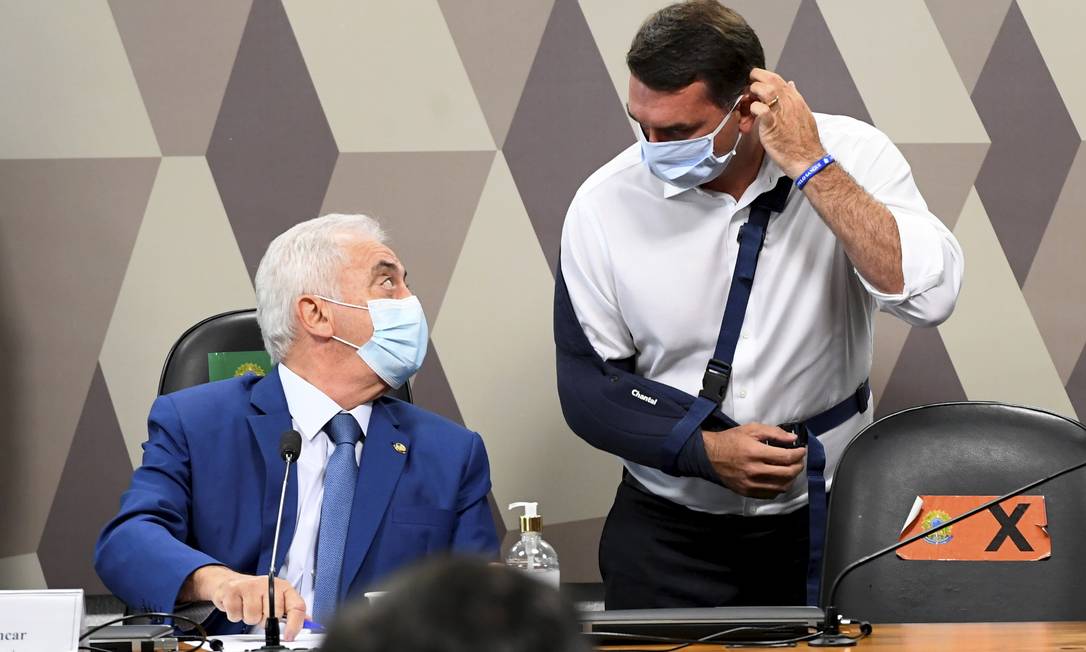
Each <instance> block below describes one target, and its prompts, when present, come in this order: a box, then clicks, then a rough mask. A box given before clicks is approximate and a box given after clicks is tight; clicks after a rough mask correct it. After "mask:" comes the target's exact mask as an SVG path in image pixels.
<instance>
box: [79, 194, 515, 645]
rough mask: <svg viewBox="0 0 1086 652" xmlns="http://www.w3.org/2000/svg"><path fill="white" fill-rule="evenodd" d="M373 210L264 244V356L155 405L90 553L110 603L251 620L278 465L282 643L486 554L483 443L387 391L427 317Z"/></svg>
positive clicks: (259, 289)
mask: <svg viewBox="0 0 1086 652" xmlns="http://www.w3.org/2000/svg"><path fill="white" fill-rule="evenodd" d="M384 242H385V236H384V234H383V232H382V231H381V228H380V226H379V225H378V224H377V222H376V221H374V220H373V219H372V218H369V217H366V216H362V215H328V216H325V217H320V218H317V219H314V220H309V221H307V222H303V223H301V224H298V225H296V226H294V227H293V228H291V229H290V230H288V231H287V232H285V233H283V234H282V235H280V236H279V237H277V238H276V239H275V240H274V241H272V243H271V245H270V246H269V247H268V251H267V252H266V253H265V255H264V258H263V260H261V262H260V267H259V269H258V270H257V274H256V299H257V318H258V320H259V322H260V328H261V331H262V332H263V336H264V343H265V346H266V347H267V349H268V352H269V353H270V354H271V357H272V359H273V361H275V362H277V363H278V364H277V365H276V366H275V367H274V368H273V369H272V370H271V372H270V373H269V374H268V375H267V376H266V377H264V378H258V377H256V376H252V375H246V376H242V377H240V378H234V379H230V380H225V381H221V382H215V383H209V384H206V385H200V386H196V387H192V388H189V389H185V390H182V391H179V392H175V393H173V394H169V395H166V396H162V397H159V398H158V400H156V401H155V403H154V405H153V406H152V407H151V414H150V418H149V430H150V436H149V438H148V441H147V442H146V443H145V444H144V445H143V450H144V453H143V464H142V466H140V468H138V469H137V470H136V472H135V474H134V475H133V478H132V485H131V487H130V489H129V490H128V492H127V493H125V494H124V496H123V497H122V498H121V510H120V513H119V514H118V515H117V516H116V517H115V518H114V519H113V520H112V521H111V522H110V523H109V524H108V525H106V527H105V529H104V530H103V532H102V534H101V537H100V538H99V541H98V546H97V550H96V554H95V567H96V568H97V570H98V574H99V576H100V577H101V578H102V580H103V581H104V582H105V584H106V586H108V587H109V589H110V590H111V591H113V593H115V594H116V595H117V596H119V597H120V598H121V599H123V600H124V601H125V602H126V603H127V604H129V605H130V606H131V607H133V608H135V609H139V610H142V611H172V610H173V608H174V605H175V604H177V603H184V602H191V601H211V602H212V603H213V604H214V606H215V607H216V608H217V610H218V611H214V612H212V615H211V616H210V617H209V618H208V620H207V621H206V622H205V626H206V627H207V628H208V629H209V631H211V632H214V633H220V634H229V633H238V632H242V631H244V630H245V629H246V625H256V624H258V623H262V622H264V620H265V619H266V618H267V616H268V615H269V614H267V613H266V610H267V606H266V595H267V579H266V577H264V576H262V574H266V573H267V572H268V568H269V562H270V561H271V559H270V558H271V551H272V539H273V537H274V532H275V520H276V513H277V511H278V506H279V496H280V487H281V483H282V478H283V473H284V467H285V465H284V462H283V461H282V460H281V459H280V457H279V440H280V435H281V434H282V433H283V432H284V431H287V430H291V429H294V430H297V431H298V432H299V433H301V435H302V449H301V454H300V456H299V459H298V464H297V465H292V467H291V469H290V475H289V480H288V487H287V495H286V504H285V505H286V506H285V508H284V518H283V520H284V523H283V531H282V534H281V536H280V545H279V558H278V559H277V560H276V562H277V567H278V568H279V569H280V570H279V574H278V578H277V580H276V593H277V597H276V601H275V604H276V611H277V612H278V613H277V614H276V615H277V616H284V615H285V616H286V621H287V622H286V626H285V632H284V634H285V637H286V638H287V640H292V639H293V637H294V635H295V634H296V633H297V632H298V631H299V630H300V628H301V626H302V619H303V617H304V616H305V615H306V614H307V613H309V614H312V615H313V616H314V618H315V619H316V620H317V621H318V622H326V621H327V620H328V619H330V617H331V614H332V613H333V611H334V609H335V607H336V605H337V604H338V602H339V601H341V600H343V599H344V598H346V597H347V596H350V595H354V594H359V593H361V592H362V591H365V590H369V589H370V588H371V587H373V585H374V584H375V583H376V582H378V581H379V580H381V579H382V578H384V577H385V576H386V575H388V574H389V573H390V572H392V571H394V570H396V569H398V568H400V567H402V566H404V565H406V564H409V563H410V562H412V561H415V560H417V559H419V558H421V557H423V556H426V555H429V554H433V553H438V552H442V551H449V550H452V551H457V552H461V553H469V554H476V553H477V554H480V555H484V556H490V557H494V556H496V553H497V550H498V540H497V535H496V533H495V529H494V522H493V520H492V518H491V513H490V509H489V505H488V502H487V493H488V492H489V491H490V468H489V462H488V461H487V455H486V450H485V449H484V447H483V442H482V440H481V439H480V437H479V435H478V434H476V433H474V432H471V431H469V430H465V429H464V428H462V427H460V426H458V425H456V424H454V423H451V422H449V421H447V420H445V419H443V418H441V417H439V416H436V415H434V414H431V413H429V412H427V411H425V410H423V409H421V408H418V407H415V406H413V405H410V404H408V403H404V402H401V401H398V400H395V399H392V398H389V397H385V396H383V395H384V394H385V393H386V392H387V391H388V389H389V388H390V387H399V386H400V385H402V384H403V383H404V382H406V381H407V379H408V378H409V377H410V376H411V375H412V374H414V373H415V372H416V371H417V370H418V368H419V366H420V365H421V364H422V360H423V357H424V356H425V353H426V346H427V339H428V334H427V327H426V319H425V317H424V316H423V313H422V308H421V306H420V304H419V302H418V299H417V298H415V297H414V296H413V295H412V294H411V292H410V290H408V288H407V285H406V283H405V276H406V275H405V273H404V269H403V265H402V264H401V263H400V261H399V259H398V258H397V257H396V255H395V254H394V253H393V252H392V250H391V249H389V248H388V246H386V245H385V244H384Z"/></svg>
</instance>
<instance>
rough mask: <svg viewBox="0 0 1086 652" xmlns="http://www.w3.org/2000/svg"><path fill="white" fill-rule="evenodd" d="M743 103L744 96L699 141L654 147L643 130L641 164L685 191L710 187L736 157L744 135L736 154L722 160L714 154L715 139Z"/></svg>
mask: <svg viewBox="0 0 1086 652" xmlns="http://www.w3.org/2000/svg"><path fill="white" fill-rule="evenodd" d="M741 99H743V98H742V96H740V97H739V99H737V100H736V101H735V104H733V105H732V108H731V109H730V110H729V111H728V112H727V113H726V114H725V115H724V118H723V119H721V121H720V124H719V125H717V127H716V129H713V131H712V132H711V133H708V134H705V135H704V136H699V137H697V138H691V139H689V140H671V141H666V142H661V143H650V142H649V141H648V139H647V138H645V131H644V130H643V129H641V127H640V126H639V127H638V128H637V137H638V139H639V140H640V141H641V160H643V161H644V162H645V165H647V166H648V168H649V170H650V171H651V172H652V173H653V174H654V175H656V178H658V179H660V180H661V181H664V182H665V183H670V184H671V185H673V186H677V187H679V188H682V189H683V190H689V189H690V188H693V187H695V186H700V185H702V184H705V183H709V182H710V181H712V180H713V179H715V178H717V177H719V176H720V175H721V174H722V173H723V172H724V168H726V167H728V163H730V162H731V160H732V158H733V157H734V156H735V150H736V149H737V148H738V147H739V141H740V140H742V134H740V135H739V137H738V138H736V139H735V146H734V147H732V150H731V151H730V152H728V153H726V154H723V155H721V156H716V155H715V154H713V139H714V138H716V135H717V134H719V133H720V130H721V129H723V128H724V125H726V124H727V123H728V120H729V119H730V118H731V116H732V114H733V113H735V107H737V106H739V100H741Z"/></svg>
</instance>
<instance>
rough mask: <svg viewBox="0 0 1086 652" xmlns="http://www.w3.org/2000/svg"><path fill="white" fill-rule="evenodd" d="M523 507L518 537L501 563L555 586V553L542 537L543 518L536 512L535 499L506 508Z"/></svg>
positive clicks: (557, 577)
mask: <svg viewBox="0 0 1086 652" xmlns="http://www.w3.org/2000/svg"><path fill="white" fill-rule="evenodd" d="M518 507H523V508H524V515H523V516H521V517H520V541H517V542H516V543H515V544H513V547H512V549H510V550H509V555H508V556H507V557H506V558H505V564H506V565H507V566H510V567H511V568H519V569H520V570H522V571H524V572H526V573H529V574H531V575H532V576H533V577H535V578H537V579H539V580H541V581H542V582H544V583H546V584H549V585H551V586H553V587H554V588H555V589H557V588H558V579H559V572H558V554H557V553H556V552H554V548H552V547H551V545H550V544H549V543H547V542H546V541H544V540H543V537H542V536H541V533H542V532H543V519H542V518H541V517H540V516H539V512H538V511H537V510H538V509H539V503H528V502H522V503H513V504H512V505H510V506H509V509H517V508H518Z"/></svg>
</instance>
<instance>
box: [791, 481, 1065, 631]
mask: <svg viewBox="0 0 1086 652" xmlns="http://www.w3.org/2000/svg"><path fill="white" fill-rule="evenodd" d="M1084 466H1086V460H1084V461H1082V462H1079V463H1078V464H1074V465H1072V466H1069V467H1067V468H1066V469H1063V470H1062V471H1057V472H1056V473H1053V474H1052V475H1050V476H1047V477H1044V478H1041V479H1040V480H1034V481H1033V482H1030V483H1029V484H1027V485H1025V486H1024V487H1019V488H1018V489H1015V490H1014V491H1012V492H1010V493H1008V494H1005V495H1003V496H1000V497H999V498H995V499H993V500H990V501H988V502H986V503H984V504H983V505H980V506H979V507H974V508H973V509H971V510H969V511H968V512H965V513H964V514H961V515H959V516H955V517H954V518H952V519H950V520H949V521H947V522H946V523H943V524H941V525H939V526H938V528H937V530H936V531H938V530H941V529H943V528H945V527H950V526H951V525H954V524H955V523H958V522H960V521H964V520H965V519H967V518H969V517H971V516H974V515H976V514H979V513H981V512H983V511H985V510H988V509H991V508H992V507H993V506H994V505H998V504H1000V503H1002V502H1003V501H1005V500H1009V499H1011V498H1014V497H1015V496H1018V495H1020V494H1023V493H1025V492H1027V491H1029V490H1030V489H1033V488H1034V487H1037V486H1039V485H1042V484H1044V483H1046V482H1049V481H1051V480H1055V479H1056V478H1058V477H1060V476H1062V475H1066V474H1068V473H1070V472H1072V471H1077V470H1078V469H1081V468H1082V467H1084ZM930 535H931V530H924V531H923V532H918V533H916V534H914V535H913V536H911V537H909V538H908V539H905V540H904V541H898V542H897V543H895V544H893V545H890V546H886V547H885V548H883V549H882V550H879V551H876V552H873V553H871V554H870V555H867V556H866V557H861V558H859V559H857V560H856V561H854V562H852V563H851V564H849V565H848V566H845V568H844V569H843V570H842V571H841V572H840V573H838V575H837V577H836V578H835V579H834V580H833V584H832V585H831V586H830V595H829V599H828V600H827V601H826V602H827V604H826V609H825V620H824V621H823V623H822V632H821V634H820V635H819V636H818V638H814V639H811V640H810V641H807V645H808V646H810V647H852V646H854V645H856V639H854V638H852V637H850V636H845V635H844V634H842V633H841V625H840V623H839V622H838V614H837V607H836V606H835V605H834V598H836V597H837V589H838V588H840V586H841V580H843V579H844V578H845V576H847V575H848V574H849V573H851V572H852V571H854V570H856V569H857V568H859V567H860V566H864V565H866V564H868V563H869V562H872V561H874V560H876V559H878V558H879V557H882V556H884V555H888V554H890V553H891V552H894V551H895V550H897V549H899V548H904V547H905V546H907V545H909V544H910V543H914V542H916V541H919V540H920V539H923V538H924V537H926V536H930Z"/></svg>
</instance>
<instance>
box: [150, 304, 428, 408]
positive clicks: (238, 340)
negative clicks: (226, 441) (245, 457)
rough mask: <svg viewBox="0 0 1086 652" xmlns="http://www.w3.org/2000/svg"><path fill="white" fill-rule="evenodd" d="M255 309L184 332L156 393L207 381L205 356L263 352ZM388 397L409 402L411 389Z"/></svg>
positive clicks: (231, 313)
mask: <svg viewBox="0 0 1086 652" xmlns="http://www.w3.org/2000/svg"><path fill="white" fill-rule="evenodd" d="M263 350H264V341H263V340H262V339H261V337H260V326H259V325H258V324H257V323H256V310H255V309H254V308H249V309H245V310H231V311H229V312H224V313H221V314H218V315H215V316H213V317H208V318H207V319H205V320H203V321H201V322H199V323H198V324H196V325H195V326H193V327H192V328H190V329H188V330H187V331H185V332H184V333H183V334H182V335H181V337H180V338H178V340H177V342H175V343H174V345H173V348H171V349H170V352H169V354H168V355H167V356H166V364H164V365H163V366H162V376H161V377H160V378H159V381H158V393H159V394H168V393H170V392H176V391H177V390H179V389H184V388H186V387H192V386H193V385H199V384H201V383H206V382H208V358H207V356H208V354H209V353H226V352H231V351H263ZM389 396H392V397H395V398H398V399H400V400H402V401H407V402H408V403H410V402H411V388H410V386H409V385H408V383H404V384H403V386H402V387H400V388H399V389H395V390H392V391H390V392H389Z"/></svg>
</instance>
